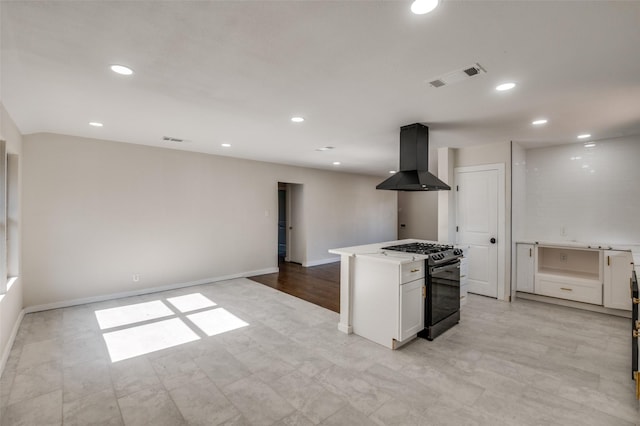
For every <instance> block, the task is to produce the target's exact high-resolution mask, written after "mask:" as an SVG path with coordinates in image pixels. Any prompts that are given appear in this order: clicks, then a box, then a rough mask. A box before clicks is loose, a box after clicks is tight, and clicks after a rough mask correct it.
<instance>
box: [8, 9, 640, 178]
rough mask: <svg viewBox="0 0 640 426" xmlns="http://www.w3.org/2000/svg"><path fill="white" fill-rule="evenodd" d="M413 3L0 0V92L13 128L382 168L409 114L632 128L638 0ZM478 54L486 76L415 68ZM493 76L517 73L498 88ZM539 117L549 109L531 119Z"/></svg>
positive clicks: (452, 124)
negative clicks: (445, 82) (116, 67)
mask: <svg viewBox="0 0 640 426" xmlns="http://www.w3.org/2000/svg"><path fill="white" fill-rule="evenodd" d="M409 5H410V2H408V1H210V2H206V1H199V2H192V1H162V2H160V1H153V2H145V1H129V2H126V1H125V2H112V1H45V2H38V1H12V2H7V1H2V2H1V3H0V8H1V9H0V12H1V20H2V21H1V25H2V26H1V37H2V38H1V47H2V56H1V59H2V62H1V80H0V89H1V91H0V98H1V99H0V100H1V101H2V103H3V104H4V106H5V107H6V109H7V110H8V112H9V114H10V115H11V116H12V118H13V119H14V120H15V122H16V124H17V125H18V127H19V129H20V131H21V132H22V133H23V134H29V133H35V132H55V133H63V134H69V135H77V136H83V137H93V138H101V139H110V140H116V141H123V142H131V143H137V144H145V145H154V146H164V147H171V148H176V149H185V150H191V151H199V152H207V153H213V154H220V155H230V156H237V157H243V158H251V159H258V160H265V161H272V162H279V163H286V164H296V165H301V166H309V167H317V168H328V169H333V168H335V166H333V165H332V162H333V161H340V162H342V164H341V165H340V166H339V169H340V170H344V171H350V172H359V173H367V174H376V175H380V176H382V175H385V174H386V173H387V171H388V170H391V169H395V168H397V166H398V136H399V127H400V126H402V125H405V124H410V123H414V122H422V123H425V124H427V125H429V127H430V129H431V144H432V148H435V147H439V146H451V147H461V146H466V145H471V144H483V143H492V142H500V141H509V140H514V141H518V142H521V143H523V144H524V145H525V146H526V147H535V146H544V145H550V144H561V143H575V142H577V140H576V135H577V134H578V133H583V132H587V133H591V134H592V135H593V139H595V140H598V139H607V138H613V137H618V136H623V135H631V134H640V47H639V46H640V2H639V1H619V2H612V1H602V2H597V1H588V2H587V1H584V2H582V1H580V2H578V1H567V2H562V1H490V2H489V1H447V0H445V1H444V2H443V3H442V4H441V6H440V7H439V8H438V9H436V10H435V11H434V12H433V13H431V14H429V15H423V16H418V15H413V14H411V13H410V11H409ZM476 62H478V63H480V64H481V65H482V66H483V67H484V68H485V69H486V70H487V73H486V74H482V75H479V76H476V77H473V78H471V79H468V80H465V81H462V82H460V83H457V84H454V85H451V86H445V87H442V88H439V89H435V88H432V87H430V86H429V85H428V83H427V82H428V81H430V80H432V79H433V78H434V77H438V76H441V75H443V74H446V73H447V72H449V71H453V70H456V69H461V68H463V67H466V66H468V65H472V64H474V63H476ZM114 63H117V64H124V65H127V66H130V67H131V68H133V69H134V70H135V74H134V75H133V76H130V77H123V76H120V75H117V74H114V73H113V72H111V71H110V70H109V65H110V64H114ZM504 81H514V82H516V83H517V84H518V86H517V87H516V88H515V89H514V90H512V91H510V92H502V93H500V92H496V91H495V90H494V87H495V86H496V85H497V84H498V83H501V82H504ZM294 115H301V116H304V117H305V118H306V121H305V122H304V123H301V124H295V123H291V122H290V120H289V119H290V117H292V116H294ZM538 117H545V118H548V119H549V123H548V124H547V125H546V126H544V127H540V128H534V127H533V126H531V124H530V123H531V121H532V120H533V119H536V118H538ZM89 121H100V122H103V123H104V127H102V128H93V127H90V126H88V125H87V123H88V122H89ZM163 136H171V137H177V138H183V139H186V140H187V142H184V143H182V144H176V143H168V142H163V141H162V137H163ZM223 142H228V143H231V144H232V147H231V148H227V149H224V148H222V147H221V146H220V144H221V143H223ZM326 145H330V146H334V147H335V149H334V150H331V151H325V152H318V151H316V149H317V148H319V147H322V146H326Z"/></svg>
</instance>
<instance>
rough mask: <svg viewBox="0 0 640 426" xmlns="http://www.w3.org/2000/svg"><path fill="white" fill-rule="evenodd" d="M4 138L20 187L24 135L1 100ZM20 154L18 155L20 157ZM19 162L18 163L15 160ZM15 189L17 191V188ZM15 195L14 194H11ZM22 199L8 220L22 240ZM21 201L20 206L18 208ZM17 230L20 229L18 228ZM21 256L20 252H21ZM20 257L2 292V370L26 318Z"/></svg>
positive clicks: (10, 233)
mask: <svg viewBox="0 0 640 426" xmlns="http://www.w3.org/2000/svg"><path fill="white" fill-rule="evenodd" d="M0 138H1V139H4V140H5V141H6V142H7V153H9V154H11V155H12V156H14V157H13V161H16V160H15V159H16V158H17V165H18V188H19V187H20V161H21V155H20V154H21V152H22V136H21V135H20V132H19V131H18V128H17V127H16V125H15V124H14V122H13V120H12V119H11V117H10V116H9V114H8V113H7V111H6V110H5V109H4V106H3V105H2V104H1V103H0ZM16 156H17V157H16ZM14 166H15V164H14ZM14 193H15V191H14ZM10 196H12V197H14V196H15V194H14V195H10ZM17 201H18V203H17V204H16V203H15V199H14V202H13V203H10V206H9V208H10V211H9V212H8V220H9V221H10V222H11V221H13V225H12V224H11V223H9V227H8V230H7V231H8V236H9V238H11V239H12V240H15V239H17V240H18V247H19V240H20V232H19V227H16V226H14V225H15V224H16V221H17V222H19V219H20V204H19V199H18V200H17ZM16 205H17V208H16ZM16 230H17V232H16ZM18 256H19V253H18ZM19 265H20V263H19V261H18V262H16V260H15V257H14V258H13V259H12V265H11V268H10V269H9V270H10V272H11V273H17V274H18V278H17V279H16V280H15V281H14V282H13V285H12V286H11V288H9V290H8V291H7V292H6V293H5V294H0V374H1V373H2V370H3V368H4V365H5V362H6V360H7V357H8V356H9V351H10V350H11V345H12V343H13V338H14V337H15V336H14V335H13V333H14V332H15V331H16V330H17V326H18V325H19V322H20V319H21V318H22V307H23V304H22V297H23V288H22V277H21V276H20V270H19V269H16V268H19Z"/></svg>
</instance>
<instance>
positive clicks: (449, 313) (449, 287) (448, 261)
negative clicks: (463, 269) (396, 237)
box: [382, 242, 462, 340]
mask: <svg viewBox="0 0 640 426" xmlns="http://www.w3.org/2000/svg"><path fill="white" fill-rule="evenodd" d="M382 249H383V250H394V251H400V252H405V253H416V254H422V255H427V256H429V257H428V258H427V259H426V260H425V270H426V271H427V273H426V274H425V286H426V289H427V291H426V300H425V304H424V330H423V331H421V332H420V333H418V336H419V337H423V338H425V339H427V340H433V339H435V338H436V337H438V336H439V335H441V334H442V333H444V332H445V331H447V330H448V329H449V328H451V327H453V326H454V325H456V324H457V323H458V322H460V258H461V257H462V250H460V249H457V248H454V247H453V246H450V245H444V244H436V243H418V242H416V243H408V244H400V245H395V246H389V247H382Z"/></svg>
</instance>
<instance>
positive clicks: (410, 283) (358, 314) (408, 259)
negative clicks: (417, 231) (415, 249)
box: [329, 239, 432, 349]
mask: <svg viewBox="0 0 640 426" xmlns="http://www.w3.org/2000/svg"><path fill="white" fill-rule="evenodd" d="M414 242H424V243H432V242H431V241H424V240H415V239H408V240H399V241H388V242H383V243H376V244H368V245H362V246H355V247H345V248H337V249H331V250H329V252H330V253H333V254H338V255H340V261H341V264H340V322H339V324H338V329H339V330H340V331H342V332H343V333H347V334H350V333H355V334H358V335H360V336H363V337H365V338H367V339H369V340H372V341H374V342H376V343H379V344H381V345H384V346H386V347H388V348H391V349H395V348H397V347H399V346H401V345H403V344H405V343H407V342H408V341H410V340H412V339H413V338H415V337H416V335H417V333H418V332H420V331H422V329H423V328H424V295H425V289H424V285H425V284H424V277H425V262H424V261H425V259H427V258H428V256H427V255H421V254H414V253H403V252H398V251H390V250H382V248H383V247H388V246H392V245H398V244H408V243H414Z"/></svg>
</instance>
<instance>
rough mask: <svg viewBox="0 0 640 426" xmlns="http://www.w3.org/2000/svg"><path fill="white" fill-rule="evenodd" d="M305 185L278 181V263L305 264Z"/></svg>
mask: <svg viewBox="0 0 640 426" xmlns="http://www.w3.org/2000/svg"><path fill="white" fill-rule="evenodd" d="M302 202H303V185H302V184H298V183H289V182H278V247H277V253H278V263H279V264H280V263H282V262H293V263H299V264H301V265H302V264H303V262H304V260H305V253H306V251H305V240H304V226H303V214H302V213H303V210H302Z"/></svg>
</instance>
